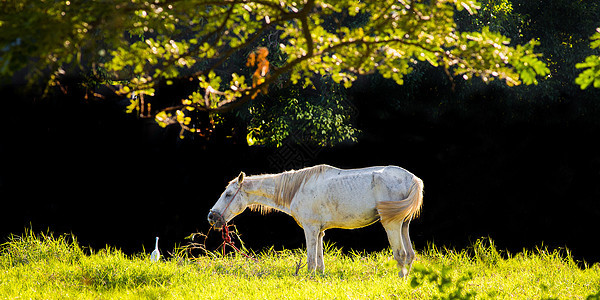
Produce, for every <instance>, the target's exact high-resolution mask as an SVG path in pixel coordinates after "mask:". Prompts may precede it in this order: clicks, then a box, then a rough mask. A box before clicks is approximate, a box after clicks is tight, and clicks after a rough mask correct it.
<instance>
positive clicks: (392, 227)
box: [383, 222, 408, 277]
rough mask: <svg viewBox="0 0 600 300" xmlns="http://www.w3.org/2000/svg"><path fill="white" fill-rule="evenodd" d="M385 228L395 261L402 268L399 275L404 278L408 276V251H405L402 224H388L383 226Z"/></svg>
mask: <svg viewBox="0 0 600 300" xmlns="http://www.w3.org/2000/svg"><path fill="white" fill-rule="evenodd" d="M383 227H384V228H385V232H386V233H387V236H388V240H389V242H390V247H391V248H392V253H393V254H394V259H396V262H397V263H398V267H399V268H400V272H399V273H398V275H399V276H400V277H404V276H406V275H407V274H408V269H407V268H406V265H405V262H406V250H404V243H402V223H399V222H398V223H396V222H393V223H387V224H385V225H383Z"/></svg>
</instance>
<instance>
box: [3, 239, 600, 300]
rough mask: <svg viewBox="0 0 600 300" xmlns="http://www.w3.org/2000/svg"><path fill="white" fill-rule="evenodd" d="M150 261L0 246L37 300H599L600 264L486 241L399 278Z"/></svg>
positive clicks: (364, 265)
mask: <svg viewBox="0 0 600 300" xmlns="http://www.w3.org/2000/svg"><path fill="white" fill-rule="evenodd" d="M174 252H176V253H180V254H175V255H173V256H169V257H168V258H167V259H166V260H165V259H161V261H159V262H156V263H153V262H151V261H150V259H149V255H148V254H143V253H142V254H139V255H134V256H127V255H124V254H123V253H122V252H121V251H120V250H117V249H114V248H108V247H107V248H105V249H101V250H99V251H95V250H90V249H87V248H82V247H81V246H80V245H79V244H78V243H77V241H76V239H74V238H73V237H72V236H69V235H66V236H65V235H61V236H58V237H55V236H53V235H51V234H46V235H42V234H38V235H34V234H31V233H27V234H25V235H23V236H16V237H12V238H11V239H10V241H9V242H7V243H5V244H3V245H2V246H1V247H0V298H9V299H16V298H34V299H36V298H37V299H39V298H42V299H59V298H60V299H92V298H93V299H140V298H143V299H161V298H182V299H376V298H377V299H379V298H383V299H435V298H437V299H447V298H452V299H471V298H476V299H481V298H494V299H498V298H500V299H515V298H518V299H548V298H558V299H586V298H588V299H598V295H600V294H599V291H600V266H598V265H597V264H596V265H594V266H584V267H583V268H581V267H579V266H578V265H577V264H576V263H575V262H574V261H573V259H572V258H571V257H570V256H569V254H568V252H565V253H559V252H556V251H555V252H551V253H550V252H548V251H546V250H540V249H538V250H534V251H523V252H521V253H518V254H508V253H505V252H502V253H500V252H499V251H498V250H497V249H496V247H495V246H494V245H493V242H491V241H489V240H487V239H482V240H479V241H477V242H476V243H475V244H474V245H473V246H472V247H471V248H469V249H467V250H463V251H453V250H446V249H438V248H436V247H435V246H429V247H428V248H427V249H425V250H422V251H419V253H418V256H417V261H416V262H415V265H414V268H413V270H412V273H411V274H410V276H409V278H406V279H400V278H398V276H397V273H398V270H397V268H396V267H395V262H394V261H393V260H392V259H391V252H390V251H389V250H386V251H382V252H376V253H355V252H352V251H350V252H349V253H347V252H346V253H345V254H344V253H343V252H342V251H341V249H339V248H336V247H333V246H329V247H328V249H327V253H326V255H325V264H326V271H325V273H323V274H310V273H307V271H306V268H303V269H300V270H299V271H297V266H298V265H299V264H300V262H301V261H302V260H303V258H304V252H303V251H301V250H285V251H272V250H268V251H264V252H261V253H257V254H255V256H256V257H257V259H258V262H255V261H253V260H249V259H247V258H245V257H242V256H239V255H237V256H236V255H226V256H225V257H222V256H221V255H220V254H218V253H217V252H210V253H208V255H203V256H200V257H197V258H189V257H187V256H186V255H184V254H183V252H177V251H174Z"/></svg>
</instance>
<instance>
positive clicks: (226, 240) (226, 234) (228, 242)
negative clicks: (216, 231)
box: [221, 224, 258, 262]
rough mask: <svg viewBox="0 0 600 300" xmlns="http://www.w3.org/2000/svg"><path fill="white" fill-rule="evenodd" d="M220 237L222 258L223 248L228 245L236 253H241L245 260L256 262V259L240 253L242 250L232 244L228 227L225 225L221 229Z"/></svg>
mask: <svg viewBox="0 0 600 300" xmlns="http://www.w3.org/2000/svg"><path fill="white" fill-rule="evenodd" d="M221 237H222V238H223V244H222V245H223V256H225V246H226V245H229V246H231V248H233V249H234V250H235V251H237V252H238V253H241V254H242V255H243V256H245V257H246V258H249V259H252V260H254V261H255V262H258V260H257V259H256V258H254V257H252V256H249V255H248V254H246V253H244V252H242V250H240V249H238V248H237V247H236V246H235V245H234V244H233V241H232V240H231V235H230V234H229V226H228V225H227V224H225V225H223V227H222V228H221Z"/></svg>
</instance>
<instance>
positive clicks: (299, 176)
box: [250, 165, 332, 214]
mask: <svg viewBox="0 0 600 300" xmlns="http://www.w3.org/2000/svg"><path fill="white" fill-rule="evenodd" d="M330 168H332V167H331V166H328V165H316V166H314V167H308V168H304V169H300V170H291V171H286V172H283V173H280V174H275V176H276V177H278V178H276V179H275V193H274V195H273V201H274V202H275V204H276V205H278V206H283V207H287V208H289V207H290V205H291V204H292V200H293V199H294V196H296V193H298V191H299V190H300V188H301V187H302V186H303V185H304V183H306V182H307V181H308V180H310V179H311V178H312V177H313V176H317V177H318V176H319V175H321V174H322V173H323V172H325V171H326V170H327V169H330ZM250 209H251V210H252V211H259V212H260V213H261V214H266V213H269V212H271V211H273V210H275V209H274V208H272V207H269V206H265V205H261V204H253V205H251V206H250Z"/></svg>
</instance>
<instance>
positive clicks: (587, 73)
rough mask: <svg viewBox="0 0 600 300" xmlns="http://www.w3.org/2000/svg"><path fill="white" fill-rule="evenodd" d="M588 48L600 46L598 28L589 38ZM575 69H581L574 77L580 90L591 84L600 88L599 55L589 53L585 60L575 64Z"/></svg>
mask: <svg viewBox="0 0 600 300" xmlns="http://www.w3.org/2000/svg"><path fill="white" fill-rule="evenodd" d="M590 39H591V40H592V42H591V43H590V48H592V49H596V48H599V47H600V28H597V29H596V33H594V34H593V35H592V36H591V38H590ZM575 67H577V69H582V70H583V71H582V72H581V73H580V74H579V76H577V79H575V83H577V84H578V85H579V86H580V87H581V89H582V90H585V89H586V88H588V87H589V86H590V85H592V84H593V86H594V87H595V88H600V55H590V56H588V57H586V58H585V62H581V63H578V64H576V65H575Z"/></svg>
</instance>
